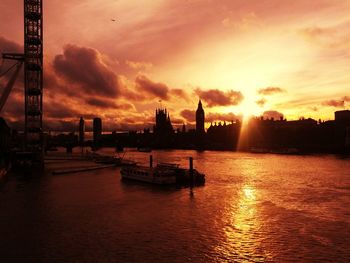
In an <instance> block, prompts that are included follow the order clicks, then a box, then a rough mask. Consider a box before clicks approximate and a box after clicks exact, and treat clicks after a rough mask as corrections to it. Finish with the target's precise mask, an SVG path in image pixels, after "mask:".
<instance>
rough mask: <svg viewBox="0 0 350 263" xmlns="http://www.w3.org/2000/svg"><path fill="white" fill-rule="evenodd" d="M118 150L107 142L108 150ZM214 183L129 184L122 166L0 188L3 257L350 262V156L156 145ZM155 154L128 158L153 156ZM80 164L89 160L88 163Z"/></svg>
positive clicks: (14, 181)
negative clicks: (190, 185) (190, 161)
mask: <svg viewBox="0 0 350 263" xmlns="http://www.w3.org/2000/svg"><path fill="white" fill-rule="evenodd" d="M108 151H109V152H110V153H111V150H105V152H108ZM152 154H153V156H154V159H155V161H163V162H164V161H168V162H169V161H171V162H177V163H180V164H181V165H182V166H187V165H188V157H189V156H192V157H194V165H195V168H196V169H197V170H199V171H201V172H204V173H205V174H206V185H205V186H204V187H198V188H195V190H194V195H193V196H191V195H190V192H189V189H188V188H187V189H177V188H159V187H155V186H151V185H145V184H138V183H130V182H123V181H121V180H120V170H119V168H108V169H105V170H98V171H90V172H83V173H77V174H70V175H60V176H53V175H51V174H50V171H51V170H52V169H56V168H62V167H69V166H73V165H77V164H72V163H68V162H63V161H62V162H56V163H49V164H47V166H46V167H47V170H48V171H47V172H46V176H43V177H41V178H36V177H34V178H21V177H11V178H10V180H9V182H7V184H5V185H4V186H3V187H2V188H1V189H0V257H1V258H0V261H1V262H349V261H350V159H343V158H341V157H336V156H331V155H327V156H284V155H272V154H261V155H259V154H249V153H233V152H196V151H180V150H174V151H153V152H152ZM148 155H149V154H147V153H139V152H129V153H127V154H126V157H127V158H130V159H134V160H138V161H139V162H143V163H145V164H146V163H148ZM79 165H81V164H79Z"/></svg>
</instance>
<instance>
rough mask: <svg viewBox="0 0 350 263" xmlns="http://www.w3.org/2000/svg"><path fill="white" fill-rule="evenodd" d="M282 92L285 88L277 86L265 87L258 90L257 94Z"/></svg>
mask: <svg viewBox="0 0 350 263" xmlns="http://www.w3.org/2000/svg"><path fill="white" fill-rule="evenodd" d="M282 92H285V90H284V89H282V88H279V87H267V88H263V89H259V90H258V94H260V95H273V94H276V93H282Z"/></svg>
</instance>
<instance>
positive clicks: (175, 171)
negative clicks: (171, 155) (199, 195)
mask: <svg viewBox="0 0 350 263" xmlns="http://www.w3.org/2000/svg"><path fill="white" fill-rule="evenodd" d="M152 162H153V161H152V156H151V157H150V166H149V167H146V166H140V165H135V166H129V167H122V169H121V177H122V179H129V180H135V181H140V182H147V183H152V184H158V185H172V184H173V185H175V184H177V185H182V186H189V185H190V186H198V185H204V183H205V175H204V174H201V173H199V172H198V171H197V170H195V169H185V168H180V167H179V165H178V164H174V163H159V164H158V165H157V166H156V167H153V163H152Z"/></svg>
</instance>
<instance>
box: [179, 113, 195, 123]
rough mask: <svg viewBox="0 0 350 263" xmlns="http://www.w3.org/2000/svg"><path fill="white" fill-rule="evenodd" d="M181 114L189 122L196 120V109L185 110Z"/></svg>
mask: <svg viewBox="0 0 350 263" xmlns="http://www.w3.org/2000/svg"><path fill="white" fill-rule="evenodd" d="M180 115H181V117H183V118H184V119H185V120H186V121H188V122H195V121H196V111H195V110H183V111H181V112H180Z"/></svg>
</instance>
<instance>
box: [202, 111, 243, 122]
mask: <svg viewBox="0 0 350 263" xmlns="http://www.w3.org/2000/svg"><path fill="white" fill-rule="evenodd" d="M236 120H242V116H237V115H236V114H234V113H232V112H229V113H217V112H216V113H215V112H214V113H209V114H207V116H205V121H206V122H216V121H227V122H231V121H236Z"/></svg>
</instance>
